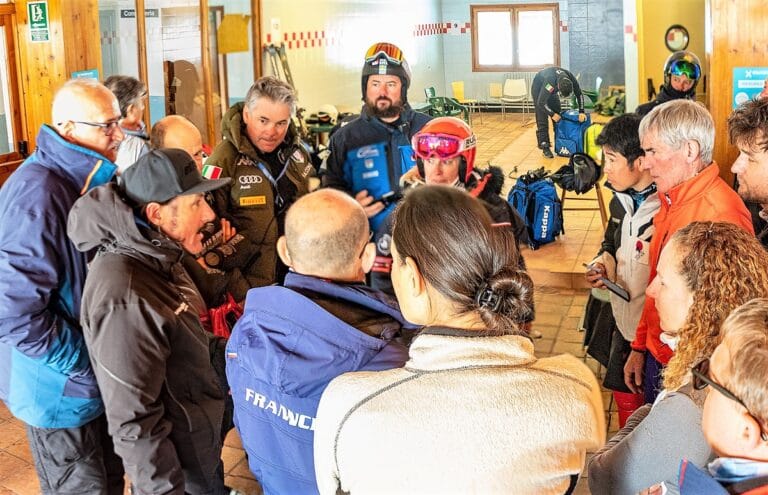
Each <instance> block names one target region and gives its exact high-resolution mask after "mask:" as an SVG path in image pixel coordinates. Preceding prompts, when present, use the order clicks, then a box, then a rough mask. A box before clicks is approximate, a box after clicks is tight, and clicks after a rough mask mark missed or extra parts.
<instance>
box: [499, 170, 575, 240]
mask: <svg viewBox="0 0 768 495" xmlns="http://www.w3.org/2000/svg"><path fill="white" fill-rule="evenodd" d="M507 201H508V202H509V203H510V204H511V205H512V206H513V207H514V208H515V209H516V210H517V212H518V213H519V214H520V216H521V217H523V219H524V220H525V227H526V230H527V231H528V245H529V246H530V248H531V249H534V250H535V249H538V248H539V247H540V246H542V245H544V244H549V243H550V242H553V241H554V240H555V239H556V238H557V236H559V235H560V234H561V233H565V231H564V230H563V209H562V204H561V202H560V198H559V197H558V195H557V189H555V185H554V184H553V183H552V180H551V179H549V178H543V177H541V176H536V175H535V174H534V175H531V174H527V175H525V176H522V177H519V178H518V179H517V182H516V183H515V186H514V187H513V188H512V190H511V191H509V196H508V197H507Z"/></svg>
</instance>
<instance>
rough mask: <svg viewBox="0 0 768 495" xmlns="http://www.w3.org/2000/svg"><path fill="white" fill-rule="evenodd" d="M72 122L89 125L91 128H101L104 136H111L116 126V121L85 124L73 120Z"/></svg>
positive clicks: (84, 122) (84, 123)
mask: <svg viewBox="0 0 768 495" xmlns="http://www.w3.org/2000/svg"><path fill="white" fill-rule="evenodd" d="M72 122H74V123H75V124H83V125H89V126H91V127H101V129H102V130H103V131H104V134H105V135H106V136H111V135H112V134H113V133H114V132H115V129H117V126H118V121H117V120H110V121H109V122H86V121H83V120H73V121H72Z"/></svg>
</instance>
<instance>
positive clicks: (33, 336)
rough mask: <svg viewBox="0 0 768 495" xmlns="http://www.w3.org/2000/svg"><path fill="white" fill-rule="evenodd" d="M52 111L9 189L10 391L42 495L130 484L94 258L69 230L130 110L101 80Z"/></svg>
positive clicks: (3, 302) (4, 214)
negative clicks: (101, 385) (85, 299)
mask: <svg viewBox="0 0 768 495" xmlns="http://www.w3.org/2000/svg"><path fill="white" fill-rule="evenodd" d="M52 116H53V122H54V124H53V125H43V126H42V127H41V129H40V132H39V133H38V135H37V150H36V151H35V152H34V153H33V154H32V155H31V156H30V157H29V158H27V160H26V161H25V162H24V163H23V164H22V165H21V167H19V169H18V170H17V171H16V172H15V173H14V174H13V175H11V177H10V178H9V179H8V181H7V182H6V183H5V184H4V185H3V187H2V189H0V398H2V399H3V401H4V402H5V404H6V405H7V406H8V409H9V410H10V411H11V413H13V415H14V416H16V417H17V418H19V419H20V420H22V421H24V422H25V423H26V424H27V435H28V437H29V442H30V447H31V451H32V457H33V459H34V461H35V468H36V469H37V474H38V478H39V480H40V487H41V490H42V492H43V493H122V492H123V479H122V477H123V471H122V466H121V463H120V460H119V458H118V457H117V456H116V455H115V454H114V452H113V447H112V442H111V440H110V439H109V436H108V435H107V423H106V419H105V416H104V404H103V402H102V400H101V397H100V395H99V389H98V387H97V385H96V379H95V377H94V374H93V370H92V369H91V363H90V360H89V357H88V350H87V348H86V345H85V341H84V340H83V332H82V329H81V327H80V324H79V321H80V299H81V296H82V290H83V284H84V282H85V274H86V261H87V259H88V255H87V253H81V252H79V251H77V250H76V249H75V247H74V246H73V245H72V243H71V242H70V241H69V239H68V238H67V232H66V226H67V216H68V214H69V211H70V209H71V208H72V205H73V203H74V202H75V200H76V199H77V198H78V197H80V196H81V195H83V194H85V193H86V192H88V191H89V190H90V189H92V188H93V187H95V186H99V185H101V184H104V183H107V182H109V181H110V180H112V177H113V176H114V175H115V171H116V170H117V167H116V165H115V164H114V163H113V161H114V159H115V157H116V156H117V150H118V147H119V145H120V142H121V141H122V140H123V133H122V131H121V130H120V128H119V127H118V121H119V119H120V108H119V106H118V103H117V99H116V98H115V96H114V95H113V94H112V92H110V91H109V90H108V89H107V88H106V87H104V86H103V85H101V84H100V83H99V82H97V81H91V80H83V79H77V80H71V81H68V82H67V83H66V84H64V86H62V88H61V89H59V91H58V92H57V93H56V95H55V96H54V99H53V109H52Z"/></svg>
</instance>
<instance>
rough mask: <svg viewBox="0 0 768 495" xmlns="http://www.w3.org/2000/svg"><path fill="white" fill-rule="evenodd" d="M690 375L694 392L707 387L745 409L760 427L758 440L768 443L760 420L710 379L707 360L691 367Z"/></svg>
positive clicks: (767, 435) (728, 391)
mask: <svg viewBox="0 0 768 495" xmlns="http://www.w3.org/2000/svg"><path fill="white" fill-rule="evenodd" d="M691 373H692V374H693V388H695V389H696V390H703V389H705V388H706V387H707V385H709V386H711V387H712V388H713V389H715V390H717V391H718V392H720V393H721V394H723V395H724V396H725V397H727V398H728V399H730V400H732V401H734V402H736V403H737V404H739V405H740V406H741V407H743V408H744V409H746V411H747V414H749V415H750V416H752V418H753V419H754V420H755V421H756V422H757V424H758V425H759V426H760V428H761V429H760V438H761V439H762V440H763V441H764V442H768V433H766V432H765V431H763V430H762V425H761V423H760V420H758V419H757V418H756V417H755V415H754V414H752V413H751V412H749V408H748V407H747V406H746V405H745V404H744V402H742V400H741V399H739V398H738V397H736V395H735V394H734V393H733V392H731V391H730V390H728V389H727V388H725V387H723V386H722V385H720V384H719V383H717V382H716V381H714V380H713V379H712V378H710V377H709V358H706V359H702V360H701V361H699V363H698V364H697V365H696V366H694V367H693V369H692V370H691Z"/></svg>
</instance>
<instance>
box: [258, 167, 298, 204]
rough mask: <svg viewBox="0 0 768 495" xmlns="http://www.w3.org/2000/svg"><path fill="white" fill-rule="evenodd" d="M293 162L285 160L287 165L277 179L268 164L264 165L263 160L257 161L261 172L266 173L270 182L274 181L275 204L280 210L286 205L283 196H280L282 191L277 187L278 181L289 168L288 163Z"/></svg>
mask: <svg viewBox="0 0 768 495" xmlns="http://www.w3.org/2000/svg"><path fill="white" fill-rule="evenodd" d="M290 163H291V161H290V160H286V161H285V165H283V169H282V170H281V171H280V174H279V175H278V176H277V179H275V178H274V177H273V176H272V174H271V173H270V172H269V169H268V168H267V166H266V165H264V164H263V163H261V162H257V163H256V166H257V167H259V170H261V173H262V174H264V177H266V178H267V180H268V181H269V182H271V183H272V187H273V188H274V194H275V206H277V209H278V210H282V209H283V206H285V200H284V199H283V197H282V196H280V191H279V190H278V188H277V181H279V180H280V179H282V178H283V176H284V175H285V171H286V170H288V165H289V164H290Z"/></svg>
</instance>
